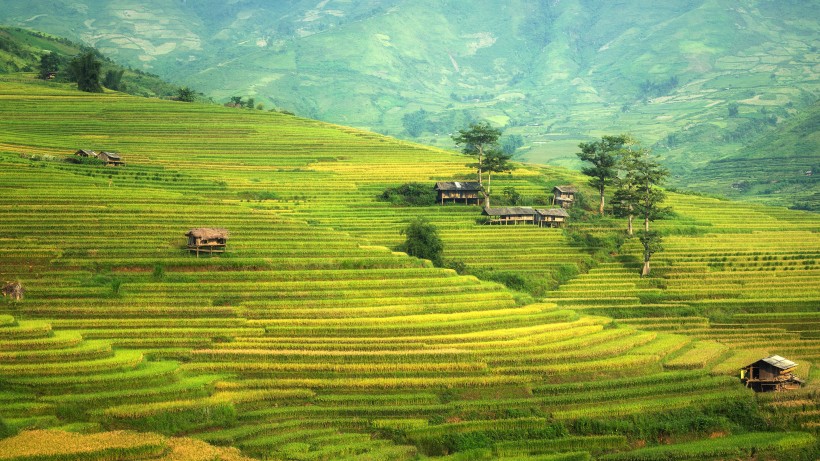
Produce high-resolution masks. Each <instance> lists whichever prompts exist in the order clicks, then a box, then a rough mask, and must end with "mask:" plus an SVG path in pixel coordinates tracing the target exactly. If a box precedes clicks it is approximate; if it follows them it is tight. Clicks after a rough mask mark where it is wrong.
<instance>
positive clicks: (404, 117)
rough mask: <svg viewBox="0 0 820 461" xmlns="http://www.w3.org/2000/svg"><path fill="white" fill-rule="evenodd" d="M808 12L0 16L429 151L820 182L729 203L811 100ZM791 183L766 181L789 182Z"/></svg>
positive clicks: (259, 11) (553, 5)
mask: <svg viewBox="0 0 820 461" xmlns="http://www.w3.org/2000/svg"><path fill="white" fill-rule="evenodd" d="M818 6H820V5H818V4H817V2H816V1H777V2H775V1H769V0H755V1H752V2H746V3H744V4H743V5H738V4H737V3H736V2H731V1H727V0H687V1H678V2H673V3H670V2H654V1H646V0H632V1H628V2H607V1H600V0H596V1H587V0H570V1H561V2H553V1H546V0H543V1H538V2H532V1H529V2H525V1H520V0H515V1H503V2H502V1H498V0H485V1H480V2H473V1H469V2H468V1H464V0H454V1H448V2H438V1H429V0H421V1H418V0H415V1H407V0H390V1H380V2H373V1H369V0H367V1H365V0H354V1H349V0H345V1H342V0H329V1H322V2H316V1H295V2H293V1H292V2H267V1H262V0H238V1H231V2H216V1H207V2H206V1H196V2H165V1H156V0H152V1H147V2H146V1H142V2H133V1H117V2H112V1H108V0H84V1H75V0H71V1H68V0H57V1H53V2H47V3H42V2H39V3H33V4H29V3H20V2H17V1H11V0H5V1H0V22H5V23H7V24H11V25H15V26H20V27H26V28H32V29H37V30H44V31H48V32H50V33H55V34H58V35H62V36H67V37H70V38H72V39H76V40H81V41H82V42H84V43H86V44H89V45H93V46H95V47H97V48H98V49H100V50H101V51H102V52H104V53H106V54H107V55H109V56H111V57H112V58H115V59H117V60H120V61H122V62H125V63H128V64H129V65H131V66H133V67H135V68H138V69H142V70H146V71H150V72H154V73H157V74H159V75H162V76H163V77H165V78H167V79H169V80H171V81H173V82H176V83H177V84H179V85H183V84H184V85H190V86H191V87H193V88H197V89H199V90H201V91H204V92H205V93H206V94H208V95H210V96H213V97H214V98H215V99H216V100H219V101H223V102H224V101H227V100H228V99H229V98H230V97H232V96H243V97H246V98H247V97H252V98H254V100H255V102H256V103H263V104H264V105H265V106H267V108H274V107H276V108H284V109H287V110H290V111H294V112H296V113H297V114H299V115H302V116H306V117H310V118H316V119H320V120H325V121H330V122H334V123H341V124H344V125H352V126H358V127H361V128H365V129H369V130H374V131H378V132H381V133H387V134H390V135H393V136H398V137H405V138H408V137H410V136H411V133H412V134H413V136H416V137H415V138H413V140H415V141H419V142H423V143H427V144H431V145H437V146H439V147H445V148H450V147H452V142H451V140H450V138H449V133H452V132H453V131H454V130H456V129H460V128H461V127H463V126H464V125H465V124H466V122H467V121H469V120H471V119H476V120H480V119H487V120H490V121H492V122H493V123H495V124H497V125H499V126H506V127H507V133H508V134H516V135H520V136H522V137H523V139H524V142H525V144H524V146H523V148H522V149H520V151H519V156H520V158H521V159H523V160H527V161H531V162H535V163H548V164H553V165H563V166H573V167H577V159H576V158H575V156H574V155H573V154H574V152H575V151H576V149H577V145H578V143H579V142H580V141H587V140H590V139H592V138H594V137H597V136H600V135H601V134H604V133H611V132H631V133H634V134H635V135H636V136H638V138H639V139H641V140H643V141H644V143H646V144H650V145H654V146H655V148H656V151H658V152H659V153H661V154H662V155H663V157H664V161H665V163H666V164H667V166H669V167H670V168H671V169H672V170H673V173H675V174H674V176H673V182H675V183H676V185H677V186H679V187H682V188H687V187H689V186H690V184H691V183H692V182H693V179H694V180H695V182H697V185H698V187H697V189H698V190H699V191H701V192H706V193H710V194H718V195H721V196H731V197H736V198H751V199H755V200H759V201H764V202H770V203H774V204H779V205H780V204H785V205H795V204H796V202H801V204H804V203H805V201H806V200H807V197H811V195H812V194H816V193H817V183H816V182H806V181H803V182H801V183H799V184H796V183H791V184H790V186H789V187H788V188H785V189H784V191H785V192H784V193H782V194H775V193H772V191H771V190H772V189H773V188H771V187H758V186H754V187H747V188H745V189H743V193H736V192H737V191H736V189H735V188H733V187H732V186H733V185H734V184H737V183H741V182H743V181H746V182H747V183H748V182H749V180H748V179H744V178H740V177H738V176H739V170H744V169H745V168H744V167H743V161H740V162H734V159H736V158H745V155H746V151H745V150H744V149H745V146H746V145H747V144H755V143H757V141H756V139H755V138H756V137H757V136H758V135H760V134H761V133H765V132H768V131H771V132H773V133H777V134H775V136H778V137H779V136H782V133H781V130H779V129H778V128H779V126H780V125H782V124H788V123H790V122H789V120H790V119H791V118H793V117H795V116H798V114H801V113H802V112H803V111H804V110H806V109H807V108H809V107H810V106H811V105H812V104H815V103H816V101H817V98H818V78H817V77H818V73H817V66H818V53H817V48H818V46H820V36H818V30H820V28H818V16H817V12H816V11H817V9H818ZM421 109H423V110H424V112H419V111H420V110H421ZM815 131H816V130H815ZM807 147H809V149H808V152H806V151H801V152H793V151H789V150H778V151H777V155H776V156H772V155H766V156H764V157H763V158H762V159H761V160H760V162H759V163H763V168H764V169H765V170H775V171H778V172H780V170H779V168H780V167H779V165H780V164H791V163H799V164H802V163H804V161H803V158H804V157H806V156H807V155H809V156H814V157H816V156H817V152H818V150H820V146H818V144H817V142H816V140H814V141H811V142H810V143H809V144H808V146H807ZM693 170H696V171H697V175H695V174H694V173H693ZM784 173H786V176H784V177H782V178H775V179H776V180H781V181H787V182H788V181H790V178H789V176H788V175H789V174H791V173H790V171H789V172H784ZM696 176H697V178H700V177H703V178H705V179H704V180H702V181H701V180H699V179H697V178H696ZM706 178H708V179H706ZM692 189H694V188H692ZM775 189H776V188H775ZM792 195H794V197H792ZM801 206H803V207H805V205H801ZM813 206H816V205H813Z"/></svg>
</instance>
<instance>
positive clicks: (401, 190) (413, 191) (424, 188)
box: [377, 182, 436, 206]
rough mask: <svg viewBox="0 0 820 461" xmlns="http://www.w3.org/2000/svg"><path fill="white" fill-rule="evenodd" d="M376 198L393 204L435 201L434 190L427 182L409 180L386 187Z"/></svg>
mask: <svg viewBox="0 0 820 461" xmlns="http://www.w3.org/2000/svg"><path fill="white" fill-rule="evenodd" d="M377 198H378V199H379V200H381V201H383V202H390V203H392V204H394V205H405V206H430V205H435V203H436V191H435V190H434V189H433V188H432V187H430V186H429V185H427V184H422V183H417V182H409V183H406V184H402V185H401V186H399V187H388V188H387V189H385V190H384V192H382V193H381V194H380V195H379V196H378V197H377Z"/></svg>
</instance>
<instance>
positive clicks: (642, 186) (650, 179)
mask: <svg viewBox="0 0 820 461" xmlns="http://www.w3.org/2000/svg"><path fill="white" fill-rule="evenodd" d="M633 162H634V166H633V168H634V173H633V174H634V178H635V192H634V194H635V201H634V211H635V214H636V215H637V216H640V217H642V218H643V222H644V227H643V230H641V232H640V235H639V236H640V240H641V244H642V245H643V268H642V269H641V275H643V276H647V275H649V272H650V267H649V261H650V259H651V258H652V255H653V254H655V253H657V252H658V251H661V250H662V249H663V247H662V245H661V242H662V238H661V235H660V234H659V233H657V232H656V231H651V230H650V229H649V223H650V222H652V221H655V220H656V219H659V218H662V217H663V216H664V215H666V214H668V213H669V208H666V207H663V206H662V205H661V204H662V203H663V201H664V199H665V198H666V194H665V193H664V192H663V191H662V190H661V189H660V186H661V185H662V184H663V182H664V180H665V179H666V176H667V175H668V174H669V171H668V170H667V169H666V168H664V167H662V166H661V165H660V164H659V163H658V162H657V161H655V160H654V159H652V158H650V157H649V151H648V150H646V149H642V150H640V151H638V153H637V154H636V155H635V156H634V161H633Z"/></svg>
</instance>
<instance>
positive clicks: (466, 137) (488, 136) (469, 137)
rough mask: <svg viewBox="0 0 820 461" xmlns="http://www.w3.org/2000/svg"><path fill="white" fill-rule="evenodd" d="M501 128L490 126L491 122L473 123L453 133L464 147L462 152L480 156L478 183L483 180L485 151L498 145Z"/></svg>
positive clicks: (456, 141) (455, 138) (455, 139)
mask: <svg viewBox="0 0 820 461" xmlns="http://www.w3.org/2000/svg"><path fill="white" fill-rule="evenodd" d="M499 137H501V130H499V129H497V128H493V127H492V126H490V124H489V122H480V123H472V124H470V126H469V127H468V128H466V129H463V130H459V131H458V133H456V134H454V135H453V141H455V143H456V146H461V147H462V150H461V151H462V152H463V153H465V154H467V155H473V156H476V157H478V163H477V164H476V165H477V166H478V183H479V184H483V182H482V168H483V167H484V164H483V161H484V152H485V151H486V150H487V149H488V148H490V147H494V146H497V144H498V138H499Z"/></svg>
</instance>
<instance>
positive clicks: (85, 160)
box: [65, 155, 105, 166]
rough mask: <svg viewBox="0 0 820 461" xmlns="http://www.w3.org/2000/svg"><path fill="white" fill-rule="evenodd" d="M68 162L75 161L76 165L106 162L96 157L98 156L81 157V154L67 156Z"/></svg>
mask: <svg viewBox="0 0 820 461" xmlns="http://www.w3.org/2000/svg"><path fill="white" fill-rule="evenodd" d="M65 161H66V163H73V164H75V165H91V166H104V165H105V162H103V161H102V160H100V159H98V158H96V157H79V156H76V155H74V156H71V157H66V159H65Z"/></svg>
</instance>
